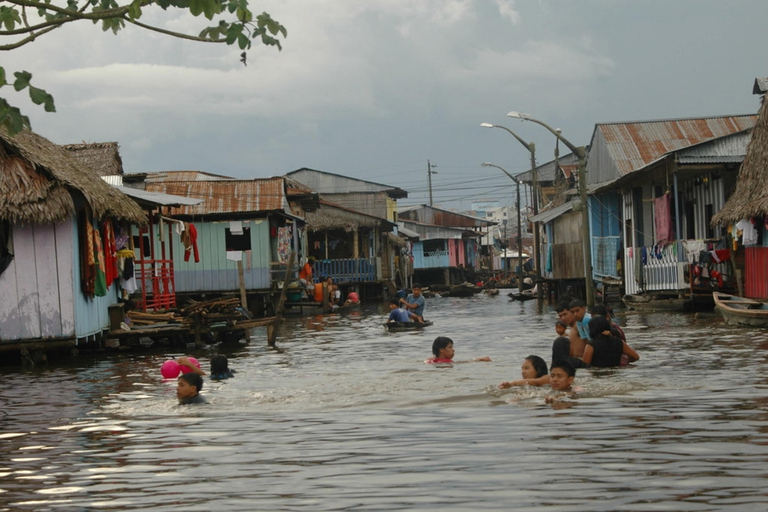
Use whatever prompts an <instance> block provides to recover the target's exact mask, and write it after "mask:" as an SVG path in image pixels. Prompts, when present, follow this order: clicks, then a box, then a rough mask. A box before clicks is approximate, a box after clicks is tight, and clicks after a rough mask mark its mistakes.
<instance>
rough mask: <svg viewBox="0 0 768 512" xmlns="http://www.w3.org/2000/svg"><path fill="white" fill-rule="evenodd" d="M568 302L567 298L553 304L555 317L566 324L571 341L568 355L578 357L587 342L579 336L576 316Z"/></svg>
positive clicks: (582, 352)
mask: <svg viewBox="0 0 768 512" xmlns="http://www.w3.org/2000/svg"><path fill="white" fill-rule="evenodd" d="M569 304H570V302H569V301H567V300H564V301H562V302H559V303H558V304H557V305H556V306H555V311H557V317H558V318H559V319H560V321H562V322H563V323H564V324H565V325H566V326H568V339H569V340H570V342H571V343H570V345H569V350H570V356H571V357H576V358H578V357H581V356H582V354H584V346H585V345H586V344H587V342H586V340H584V339H582V338H581V336H579V329H578V328H577V327H576V318H575V317H574V316H573V313H572V312H571V308H570V307H568V306H569ZM554 348H555V347H554V345H553V346H552V349H553V350H554Z"/></svg>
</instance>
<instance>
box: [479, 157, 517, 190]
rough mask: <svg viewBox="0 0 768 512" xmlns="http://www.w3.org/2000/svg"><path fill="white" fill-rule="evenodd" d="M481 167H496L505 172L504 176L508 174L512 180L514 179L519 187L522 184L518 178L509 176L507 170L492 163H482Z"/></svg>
mask: <svg viewBox="0 0 768 512" xmlns="http://www.w3.org/2000/svg"><path fill="white" fill-rule="evenodd" d="M480 165H481V166H483V167H495V168H496V169H498V170H500V171H501V172H503V173H504V174H506V175H507V176H509V177H510V178H512V181H514V182H515V183H517V184H518V185H519V184H520V181H519V180H518V179H517V178H515V177H514V175H512V174H509V173H508V172H507V170H506V169H504V168H503V167H499V166H498V165H496V164H492V163H490V162H483V163H482V164H480Z"/></svg>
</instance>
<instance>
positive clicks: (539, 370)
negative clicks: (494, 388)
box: [499, 356, 549, 389]
mask: <svg viewBox="0 0 768 512" xmlns="http://www.w3.org/2000/svg"><path fill="white" fill-rule="evenodd" d="M522 376H523V378H522V379H520V380H513V381H508V382H502V383H501V384H499V389H508V388H511V387H512V386H525V385H528V386H543V385H545V384H549V372H548V371H547V363H546V362H545V361H544V360H543V359H542V358H540V357H539V356H528V357H526V358H525V361H523V366H522Z"/></svg>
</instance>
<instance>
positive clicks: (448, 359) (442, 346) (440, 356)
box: [424, 336, 491, 364]
mask: <svg viewBox="0 0 768 512" xmlns="http://www.w3.org/2000/svg"><path fill="white" fill-rule="evenodd" d="M432 354H433V355H434V357H430V358H429V359H427V360H426V361H424V362H425V363H428V364H434V363H469V362H472V361H482V362H490V361H491V358H490V357H488V356H483V357H476V358H475V359H473V360H472V361H454V360H453V356H454V355H455V354H456V351H455V350H454V349H453V340H452V339H451V338H448V337H447V336H438V337H437V338H435V341H434V342H433V343H432Z"/></svg>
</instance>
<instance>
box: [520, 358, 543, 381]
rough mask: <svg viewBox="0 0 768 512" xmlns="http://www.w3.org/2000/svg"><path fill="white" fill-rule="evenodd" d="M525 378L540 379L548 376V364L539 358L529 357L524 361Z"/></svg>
mask: <svg viewBox="0 0 768 512" xmlns="http://www.w3.org/2000/svg"><path fill="white" fill-rule="evenodd" d="M522 370H523V378H524V379H538V378H539V377H543V376H545V375H547V374H548V373H549V372H548V370H547V363H546V362H545V361H544V360H543V359H542V358H540V357H539V356H528V357H526V358H525V361H523V368H522Z"/></svg>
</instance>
